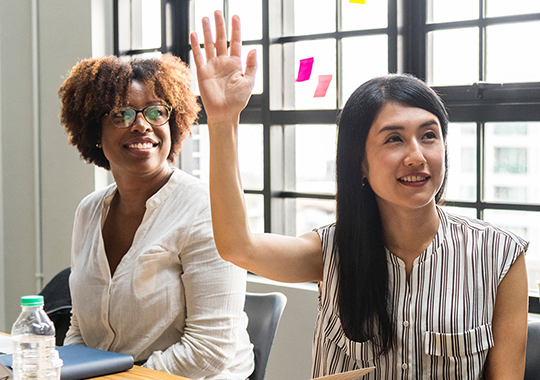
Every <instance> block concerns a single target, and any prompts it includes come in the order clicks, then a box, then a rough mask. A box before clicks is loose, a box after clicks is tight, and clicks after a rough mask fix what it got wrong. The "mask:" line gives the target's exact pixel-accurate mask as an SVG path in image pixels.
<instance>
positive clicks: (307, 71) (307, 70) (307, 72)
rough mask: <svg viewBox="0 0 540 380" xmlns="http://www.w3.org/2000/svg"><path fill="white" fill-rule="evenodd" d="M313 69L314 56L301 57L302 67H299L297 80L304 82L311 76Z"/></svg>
mask: <svg viewBox="0 0 540 380" xmlns="http://www.w3.org/2000/svg"><path fill="white" fill-rule="evenodd" d="M312 69H313V57H311V58H306V59H301V60H300V67H299V68H298V77H297V78H296V81H297V82H304V81H306V80H308V79H309V77H310V76H311V70H312Z"/></svg>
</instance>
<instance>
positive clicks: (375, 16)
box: [341, 0, 388, 31]
mask: <svg viewBox="0 0 540 380" xmlns="http://www.w3.org/2000/svg"><path fill="white" fill-rule="evenodd" d="M387 26H388V0H376V1H366V3H365V4H355V3H351V2H350V1H349V0H341V30H342V31H347V30H360V29H376V28H386V27H387Z"/></svg>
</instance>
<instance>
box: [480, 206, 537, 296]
mask: <svg viewBox="0 0 540 380" xmlns="http://www.w3.org/2000/svg"><path fill="white" fill-rule="evenodd" d="M484 219H485V220H487V221H488V222H490V223H493V224H495V225H496V226H498V227H501V228H504V229H506V230H509V231H512V232H513V233H515V234H516V235H518V236H520V237H522V238H523V239H525V240H527V241H529V242H530V245H529V249H528V250H527V254H526V255H525V260H526V261H527V272H528V274H529V290H531V291H534V292H536V293H537V292H538V285H537V284H536V281H539V280H540V243H539V240H538V239H537V238H536V237H537V236H540V213H539V212H533V211H510V210H485V211H484Z"/></svg>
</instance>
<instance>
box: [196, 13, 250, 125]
mask: <svg viewBox="0 0 540 380" xmlns="http://www.w3.org/2000/svg"><path fill="white" fill-rule="evenodd" d="M214 17H215V22H216V41H215V42H214V41H213V39H212V33H211V31H210V21H209V19H208V17H204V18H203V20H202V24H203V33H204V49H205V53H206V63H205V62H204V59H203V56H202V53H201V49H200V46H199V42H198V40H197V34H196V33H191V36H190V39H191V48H192V50H193V58H194V61H195V66H196V67H197V79H198V82H199V90H200V92H201V98H202V101H203V104H204V108H205V111H206V115H207V117H208V120H209V121H218V120H220V119H225V120H227V119H229V120H230V119H235V118H236V120H238V116H239V115H240V112H241V111H242V110H243V109H244V107H245V106H246V105H247V102H248V100H249V98H250V96H251V89H252V88H253V83H254V81H255V71H256V69H257V59H256V52H255V50H252V51H250V52H249V54H248V56H247V61H246V71H245V73H244V72H242V62H241V49H242V39H241V37H240V18H239V17H238V16H233V18H232V33H231V44H230V55H227V36H226V33H225V20H224V19H223V15H222V14H221V12H220V11H215V12H214ZM225 120H220V121H225Z"/></svg>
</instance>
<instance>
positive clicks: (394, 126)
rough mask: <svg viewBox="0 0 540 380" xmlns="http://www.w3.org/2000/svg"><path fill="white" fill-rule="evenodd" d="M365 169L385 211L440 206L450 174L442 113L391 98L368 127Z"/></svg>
mask: <svg viewBox="0 0 540 380" xmlns="http://www.w3.org/2000/svg"><path fill="white" fill-rule="evenodd" d="M363 171H364V175H365V177H367V179H368V181H369V184H370V185H371V188H372V189H373V192H374V193H375V196H376V199H377V204H378V205H379V209H380V210H381V211H383V210H385V209H394V210H396V207H398V208H405V209H418V208H422V207H426V206H434V205H435V195H436V194H437V192H438V190H439V188H440V187H441V185H442V183H443V180H444V175H445V144H444V138H443V135H442V130H441V125H440V122H439V120H438V119H437V117H436V116H435V115H434V114H432V113H431V112H428V111H426V110H424V109H422V108H416V107H410V106H404V105H401V104H399V103H387V104H385V105H384V106H383V107H382V108H381V110H380V111H379V113H378V115H377V117H376V118H375V120H374V121H373V124H372V125H371V129H370V130H369V133H368V137H367V140H366V152H365V159H364V162H363Z"/></svg>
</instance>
